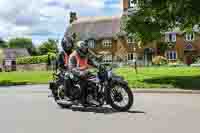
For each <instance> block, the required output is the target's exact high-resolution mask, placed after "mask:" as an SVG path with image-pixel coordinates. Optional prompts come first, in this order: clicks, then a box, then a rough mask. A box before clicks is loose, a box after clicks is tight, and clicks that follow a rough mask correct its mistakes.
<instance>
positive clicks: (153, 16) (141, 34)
mask: <svg viewBox="0 0 200 133" xmlns="http://www.w3.org/2000/svg"><path fill="white" fill-rule="evenodd" d="M133 1H138V4H137V7H136V8H135V10H134V12H132V13H130V14H129V17H128V19H127V21H126V26H125V31H126V32H127V33H128V34H134V35H135V36H136V38H137V39H138V40H140V41H143V42H145V41H152V40H156V39H158V38H160V36H161V33H163V32H165V31H172V30H174V29H175V28H178V29H180V31H185V30H186V29H187V30H188V29H190V30H192V29H193V28H194V27H195V26H198V25H199V24H200V16H199V14H200V8H199V6H198V5H199V4H200V1H199V0H133Z"/></svg>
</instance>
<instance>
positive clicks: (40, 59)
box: [17, 54, 56, 65]
mask: <svg viewBox="0 0 200 133" xmlns="http://www.w3.org/2000/svg"><path fill="white" fill-rule="evenodd" d="M49 56H50V59H51V60H54V59H55V58H56V54H49ZM47 62H48V55H42V56H30V57H22V58H17V64H18V65H23V64H40V63H47Z"/></svg>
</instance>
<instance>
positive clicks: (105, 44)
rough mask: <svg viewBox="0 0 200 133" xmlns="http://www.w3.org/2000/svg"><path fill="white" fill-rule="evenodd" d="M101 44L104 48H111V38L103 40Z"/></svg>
mask: <svg viewBox="0 0 200 133" xmlns="http://www.w3.org/2000/svg"><path fill="white" fill-rule="evenodd" d="M103 46H104V47H105V48H111V47H112V40H103Z"/></svg>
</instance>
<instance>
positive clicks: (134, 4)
mask: <svg viewBox="0 0 200 133" xmlns="http://www.w3.org/2000/svg"><path fill="white" fill-rule="evenodd" d="M137 4H138V0H137V1H136V3H134V2H133V0H129V8H134V7H136V6H137Z"/></svg>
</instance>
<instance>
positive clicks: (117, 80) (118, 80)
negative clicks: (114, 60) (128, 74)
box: [112, 76, 128, 85]
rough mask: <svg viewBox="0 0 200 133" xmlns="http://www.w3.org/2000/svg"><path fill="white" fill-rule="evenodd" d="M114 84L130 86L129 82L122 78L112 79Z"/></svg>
mask: <svg viewBox="0 0 200 133" xmlns="http://www.w3.org/2000/svg"><path fill="white" fill-rule="evenodd" d="M112 83H113V84H122V85H128V82H127V81H125V80H124V78H123V77H121V76H113V77H112Z"/></svg>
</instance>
